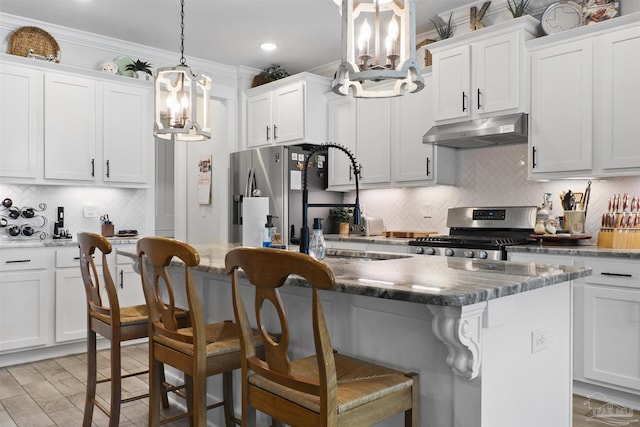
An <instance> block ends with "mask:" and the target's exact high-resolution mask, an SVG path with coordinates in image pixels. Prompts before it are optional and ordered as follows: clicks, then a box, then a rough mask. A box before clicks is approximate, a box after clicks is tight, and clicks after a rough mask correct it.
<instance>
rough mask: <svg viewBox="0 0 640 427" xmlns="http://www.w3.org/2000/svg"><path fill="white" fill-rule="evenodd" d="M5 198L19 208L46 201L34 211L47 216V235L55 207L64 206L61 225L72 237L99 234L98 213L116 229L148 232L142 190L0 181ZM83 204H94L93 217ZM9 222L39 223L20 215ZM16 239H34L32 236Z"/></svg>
mask: <svg viewBox="0 0 640 427" xmlns="http://www.w3.org/2000/svg"><path fill="white" fill-rule="evenodd" d="M7 197H8V198H10V199H11V200H12V201H13V205H14V206H17V207H20V208H23V207H25V206H30V207H33V208H37V207H38V205H39V204H40V203H46V205H47V209H46V210H45V211H44V212H38V215H43V216H45V217H46V218H47V220H48V224H47V226H46V228H45V231H46V232H47V233H48V235H49V237H51V234H52V233H53V223H54V222H55V220H56V213H57V208H58V206H64V208H65V220H64V228H65V229H68V230H69V232H70V233H72V234H73V235H74V238H75V235H76V234H77V233H78V232H79V231H91V232H95V233H100V219H99V216H100V215H103V214H105V213H106V214H109V219H110V220H111V221H112V222H113V224H114V227H115V231H116V232H117V231H118V230H123V229H133V230H138V231H139V232H140V233H143V232H144V233H146V232H148V231H147V230H146V227H147V226H148V225H147V224H146V222H147V221H146V219H145V212H146V208H145V206H146V203H147V201H146V198H147V190H144V189H122V188H99V187H70V186H49V185H6V184H0V199H5V198H7ZM85 204H92V205H95V206H96V208H97V210H98V217H97V218H84V205H85ZM6 214H7V211H6V210H5V209H4V208H2V207H0V216H6ZM10 222H11V223H18V224H23V223H30V224H36V223H37V225H39V224H40V223H39V222H37V221H35V220H28V219H24V218H20V219H18V220H11V221H10ZM9 238H10V237H9V236H8V234H7V232H6V229H0V239H3V240H4V239H9ZM10 239H12V240H15V239H16V238H10ZM19 239H20V240H26V239H34V237H31V238H26V237H21V238H19Z"/></svg>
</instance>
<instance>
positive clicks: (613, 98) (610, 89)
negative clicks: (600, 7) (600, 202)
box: [592, 26, 640, 175]
mask: <svg viewBox="0 0 640 427" xmlns="http://www.w3.org/2000/svg"><path fill="white" fill-rule="evenodd" d="M594 49H595V58H597V60H596V61H595V63H594V84H593V85H592V88H593V90H594V91H595V98H596V99H595V101H594V118H597V120H594V123H593V126H594V138H595V140H596V144H597V146H599V154H600V155H598V154H597V153H596V163H597V160H600V162H601V163H600V165H599V166H600V169H601V173H602V174H603V175H609V174H612V175H626V174H629V173H633V174H638V172H639V171H640V144H638V129H637V121H638V117H640V103H638V99H640V82H639V81H638V76H640V27H638V26H634V27H632V28H628V29H625V30H621V31H611V32H607V33H605V34H602V35H600V36H598V37H596V38H595V39H594Z"/></svg>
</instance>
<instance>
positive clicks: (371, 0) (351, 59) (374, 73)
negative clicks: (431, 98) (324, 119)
mask: <svg viewBox="0 0 640 427" xmlns="http://www.w3.org/2000/svg"><path fill="white" fill-rule="evenodd" d="M334 2H335V3H337V4H339V5H341V13H342V61H341V63H340V66H339V67H338V71H337V72H336V76H335V78H334V80H333V83H332V85H331V86H332V90H333V91H334V92H335V93H337V94H339V95H349V92H351V93H352V94H353V96H354V97H357V98H387V97H392V96H399V95H403V94H404V93H405V92H417V91H419V90H421V89H422V88H423V87H424V80H423V79H422V76H421V75H420V69H419V67H418V65H417V63H416V23H415V0H334ZM384 81H387V82H386V83H385V82H384ZM389 81H390V83H392V84H388V83H389Z"/></svg>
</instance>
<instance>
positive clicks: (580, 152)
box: [527, 16, 640, 178]
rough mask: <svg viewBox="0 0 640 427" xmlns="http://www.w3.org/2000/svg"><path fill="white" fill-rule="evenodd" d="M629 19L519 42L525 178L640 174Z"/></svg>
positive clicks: (636, 37)
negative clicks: (524, 54)
mask: <svg viewBox="0 0 640 427" xmlns="http://www.w3.org/2000/svg"><path fill="white" fill-rule="evenodd" d="M637 21H638V17H635V16H629V17H624V19H620V20H618V21H615V20H611V21H610V22H606V23H604V24H605V25H597V26H596V25H594V26H588V27H582V28H578V29H575V30H570V31H567V32H565V33H562V34H558V35H557V36H554V37H549V38H548V39H547V38H544V39H540V40H535V41H532V42H531V43H528V44H527V46H528V47H529V51H530V52H531V119H530V121H531V124H530V138H529V150H530V155H531V157H530V161H529V173H530V176H531V177H533V178H565V177H575V176H590V177H606V176H625V175H626V176H628V175H638V174H640V146H639V145H638V144H637V139H638V138H637V132H636V131H635V128H636V123H635V122H636V121H637V120H636V117H637V116H638V114H640V106H639V104H638V102H637V99H638V98H639V97H640V82H638V79H637V76H638V73H639V72H640V53H639V52H640V28H639V27H638V25H637ZM617 23H620V25H617ZM545 39H546V40H545Z"/></svg>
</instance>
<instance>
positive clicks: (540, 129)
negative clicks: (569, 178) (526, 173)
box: [529, 40, 593, 177]
mask: <svg viewBox="0 0 640 427" xmlns="http://www.w3.org/2000/svg"><path fill="white" fill-rule="evenodd" d="M592 65H593V49H592V43H591V40H579V41H576V42H571V43H566V44H561V45H555V46H552V47H549V48H544V49H540V50H536V51H534V52H533V53H532V58H531V129H530V138H529V153H530V156H531V157H530V161H529V166H530V172H531V175H532V176H534V177H535V176H537V175H540V174H546V173H550V172H553V173H557V172H564V173H565V174H569V175H572V174H573V175H575V173H576V172H586V173H590V172H591V169H592V121H593V115H592V114H593V71H592Z"/></svg>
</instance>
